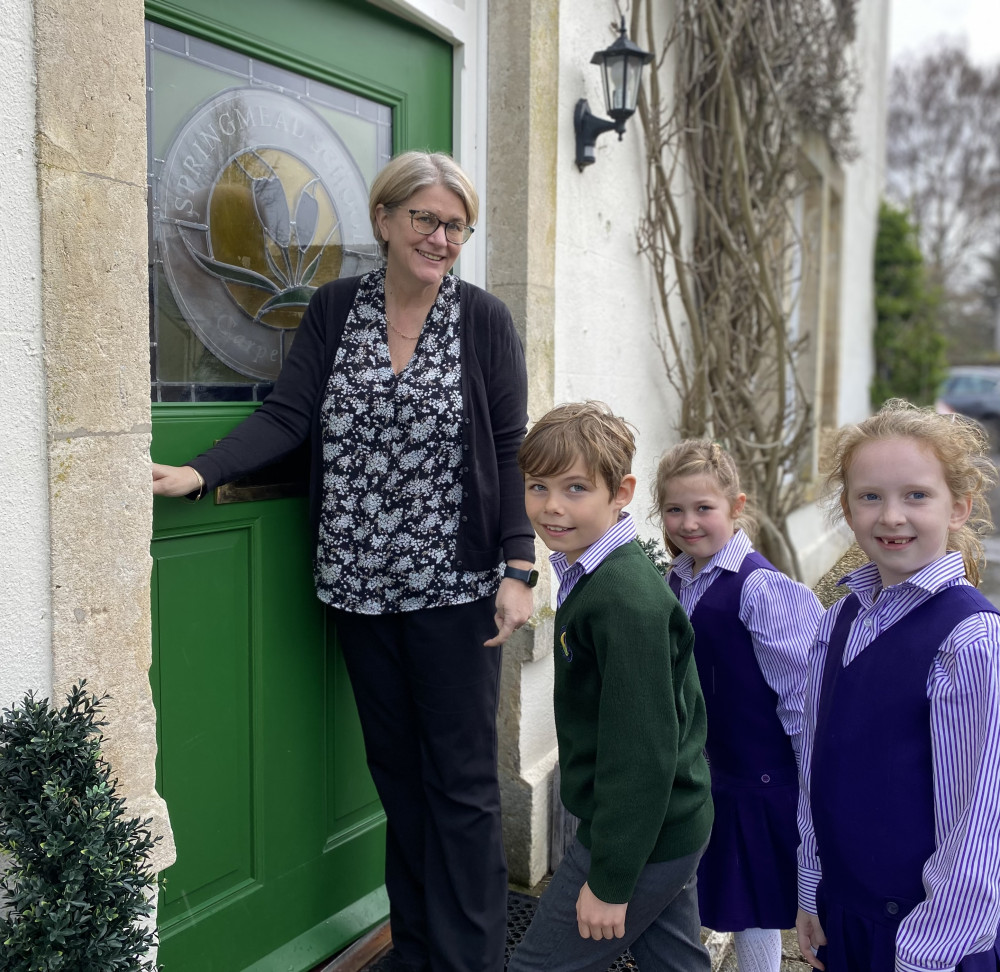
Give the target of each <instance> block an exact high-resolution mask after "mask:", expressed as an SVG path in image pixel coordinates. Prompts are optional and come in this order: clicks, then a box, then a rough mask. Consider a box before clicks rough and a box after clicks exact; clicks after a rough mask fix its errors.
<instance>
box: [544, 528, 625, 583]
mask: <svg viewBox="0 0 1000 972" xmlns="http://www.w3.org/2000/svg"><path fill="white" fill-rule="evenodd" d="M635 538H636V528H635V520H633V519H632V514H631V513H622V514H621V516H619V517H618V522H617V523H615V525H614V526H613V527H612V528H611V529H610V530H608V532H607V533H605V534H604V535H603V536H602V537H601V538H600V539H599V540H596V541H594V543H592V544H591V545H590V546H589V547H587V549H586V550H585V551H584V552H583V553H582V554H581V555H580V556H579V557H578V558H577V560H576V562H575V563H574V564H572V565H570V564H569V563H568V562H567V561H566V554H564V553H563V552H562V551H559V552H558V553H554V554H550V555H549V562H550V563H551V564H552V568H553V569H554V570H555V572H556V577H557V578H558V579H559V580H562V577H563V574H565V573H567V571H570V570H572V569H573V568H574V567H579V568H580V570H579V573H583V574H592V573H593V572H594V571H595V570H597V568H598V567H600V566H601V564H602V563H603V561H604V558H605V557H607V555H608V554H609V553H611V551H612V550H614V549H615V548H617V547H621V546H623V545H624V544H626V543H631V542H632V541H633V540H634V539H635Z"/></svg>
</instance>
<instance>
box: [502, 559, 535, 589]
mask: <svg viewBox="0 0 1000 972" xmlns="http://www.w3.org/2000/svg"><path fill="white" fill-rule="evenodd" d="M503 576H504V578H507V577H513V578H514V580H519V581H524V583H525V584H527V585H528V587H534V586H535V585H536V584H537V583H538V571H537V570H522V569H521V568H520V567H511V566H510V564H507V565H506V566H505V567H504V569H503Z"/></svg>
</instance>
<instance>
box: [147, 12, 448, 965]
mask: <svg viewBox="0 0 1000 972" xmlns="http://www.w3.org/2000/svg"><path fill="white" fill-rule="evenodd" d="M203 6H204V5H203V4H200V3H198V2H197V0H188V2H187V3H186V4H166V3H161V2H156V3H147V6H146V9H147V15H148V18H149V24H148V28H147V51H148V72H149V78H148V81H149V83H148V89H149V103H148V114H149V118H150V174H151V184H150V240H151V265H150V271H151V274H150V279H151V285H150V294H151V304H152V307H151V311H152V313H151V328H150V353H151V362H152V369H151V381H152V383H151V392H152V396H153V402H154V404H153V443H152V454H153V458H154V460H155V461H158V462H167V463H173V464H180V463H183V462H185V461H186V460H187V459H189V458H190V457H191V456H193V455H195V454H197V453H199V452H201V451H204V450H205V449H206V448H208V447H210V446H211V444H212V443H213V442H214V441H216V440H218V439H219V438H221V437H222V436H224V435H225V434H226V433H227V432H228V431H229V430H230V429H232V428H233V427H234V426H235V425H236V424H238V423H239V421H241V420H242V419H243V418H244V417H246V415H247V414H249V413H250V411H252V410H253V409H254V408H256V407H257V404H256V403H258V402H259V401H261V400H262V399H263V398H264V397H265V396H266V394H267V391H268V390H269V388H270V385H271V382H272V381H273V378H274V376H275V375H276V374H277V372H278V370H279V369H280V363H281V361H282V360H283V358H284V355H285V354H286V353H287V350H288V348H289V347H290V345H291V343H292V342H293V341H294V333H295V331H294V329H295V326H296V325H297V320H298V315H300V314H301V310H302V306H304V302H305V300H306V299H307V298H308V292H309V290H308V288H309V287H314V286H317V285H318V284H319V283H321V282H322V279H323V276H324V275H325V276H327V277H329V276H330V275H331V274H332V275H333V276H336V275H338V273H348V272H359V271H360V270H361V269H363V268H364V262H365V260H366V259H367V258H368V257H369V256H370V255H371V253H372V252H373V250H374V246H373V241H372V240H371V238H370V229H369V228H368V227H367V215H366V202H365V197H366V194H367V184H368V183H369V182H370V180H371V178H372V177H373V176H374V174H375V172H376V171H377V170H378V168H379V167H380V166H381V164H383V163H384V161H385V160H386V159H387V158H388V156H389V154H390V153H392V152H397V151H401V150H404V149H407V148H429V149H440V150H445V151H447V150H448V149H449V148H450V144H451V141H450V138H451V107H450V106H451V102H452V95H451V72H452V66H451V49H450V47H449V46H448V45H446V44H445V43H443V42H442V41H440V40H438V39H436V38H434V37H431V36H430V35H428V34H426V33H425V32H423V31H421V30H419V29H417V28H416V27H414V26H412V25H410V24H406V23H403V22H402V21H398V20H396V19H395V18H393V17H392V16H391V15H389V14H388V13H386V12H385V11H382V10H378V9H376V8H375V7H373V6H371V5H370V4H368V3H365V2H360V0H284V2H283V3H282V5H281V6H280V9H279V8H276V7H275V6H274V5H273V4H270V3H264V2H263V0H214V2H213V3H212V4H211V14H210V16H209V15H205V14H204V13H202V12H201V11H200V10H199V9H198V8H200V7H203ZM338 167H339V168H338ZM338 172H339V173H340V174H339V175H338ZM359 199H360V200H361V201H360V202H359V201H358V200H359ZM359 210H363V211H362V212H360V214H359ZM362 236H363V238H362ZM269 475H271V474H266V475H265V476H264V479H265V480H267V479H268V476H269ZM271 478H273V479H274V480H275V481H277V482H283V481H285V480H287V479H288V478H289V476H288V475H286V473H281V474H275V475H273V476H271ZM275 494H276V495H278V496H279V497H280V498H276V499H266V500H260V499H256V497H259V496H262V495H275ZM234 500H235V501H234ZM310 546H311V541H310V532H309V527H308V515H307V508H306V501H305V499H304V498H303V497H302V495H301V490H299V491H298V494H296V490H294V489H292V490H289V489H286V488H284V487H282V488H280V489H278V490H272V491H271V492H267V491H265V492H261V491H260V490H259V489H249V490H245V489H238V490H234V491H230V498H229V501H227V502H224V503H217V502H215V498H214V497H211V496H210V497H206V498H205V499H203V500H202V501H200V502H198V503H191V502H188V501H186V500H162V499H159V498H157V499H156V501H155V503H154V534H153V545H152V555H153V565H154V566H153V586H152V608H153V625H154V632H153V644H154V659H153V666H152V668H151V672H150V678H151V682H152V685H153V695H154V700H155V702H156V706H157V713H158V743H159V756H158V761H157V776H158V787H159V789H160V792H161V793H162V794H163V796H164V798H165V799H166V802H167V806H168V810H169V812H170V818H171V825H172V827H173V830H174V835H175V839H176V844H177V851H178V857H177V862H176V863H175V864H174V865H173V866H172V867H170V868H168V869H167V870H166V871H165V872H164V874H163V875H162V879H163V885H162V889H161V895H160V904H159V923H160V941H161V945H160V954H159V960H160V962H162V963H163V965H164V966H165V968H166V970H167V972H175V970H176V972H237V970H245V972H275V970H278V969H281V970H288V972H304V970H307V969H310V968H312V967H313V966H315V965H316V964H318V963H319V962H320V961H322V960H323V959H324V958H326V957H327V956H329V955H331V954H333V953H334V952H335V951H337V950H338V949H340V948H342V947H344V946H345V945H346V944H348V943H349V942H350V941H351V940H352V939H353V938H355V937H357V936H358V935H359V934H361V933H363V932H364V931H365V930H366V929H367V928H369V927H371V926H372V925H373V924H374V923H376V922H377V921H379V920H381V919H383V918H384V917H385V915H386V913H387V910H388V907H387V901H386V897H385V891H384V888H383V886H382V883H383V844H384V818H383V815H382V813H381V808H380V806H379V804H378V801H377V799H376V797H375V793H374V788H373V786H372V783H371V779H370V777H369V775H368V772H367V769H366V767H365V765H364V757H363V747H362V742H361V731H360V726H359V725H358V719H357V712H356V710H355V707H354V701H353V697H352V694H351V689H350V684H349V681H348V678H347V673H346V670H345V667H344V663H343V659H342V658H341V656H340V653H339V651H338V650H337V646H336V641H335V635H334V632H333V631H331V630H328V628H327V622H326V615H325V613H324V610H323V608H322V606H321V605H320V603H319V602H318V601H317V599H316V597H315V593H314V590H313V583H312V576H311V560H312V551H311V549H310Z"/></svg>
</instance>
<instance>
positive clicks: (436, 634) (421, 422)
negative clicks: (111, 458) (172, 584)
mask: <svg viewBox="0 0 1000 972" xmlns="http://www.w3.org/2000/svg"><path fill="white" fill-rule="evenodd" d="M369 203H370V216H371V221H372V228H373V230H374V233H375V238H376V240H377V241H378V243H379V246H380V247H381V250H382V253H383V256H384V258H385V267H384V268H382V269H378V270H374V271H372V272H370V273H367V274H365V275H364V276H361V277H354V278H343V279H340V280H336V281H334V282H332V283H329V284H325V285H324V286H322V287H320V288H319V289H318V290H317V291H316V293H315V294H314V296H313V298H312V300H311V302H310V304H309V306H308V309H307V310H306V312H305V315H304V316H303V319H302V323H301V325H300V326H299V329H298V331H297V333H296V336H295V341H294V344H293V347H292V350H291V352H290V353H289V355H288V359H287V361H286V363H285V365H284V368H283V370H282V372H281V375H280V377H279V379H278V381H277V383H276V384H275V387H274V390H273V391H272V392H271V394H270V396H269V397H268V398H267V400H266V401H265V402H264V403H263V405H262V406H261V408H260V409H259V410H258V411H257V412H255V413H254V414H253V415H252V416H250V417H249V418H248V419H247V420H246V421H245V422H243V423H242V424H241V425H240V426H238V427H237V428H236V429H235V430H234V431H233V432H232V433H230V435H229V436H227V437H226V438H225V439H223V440H222V441H221V442H220V443H219V444H218V445H216V446H215V447H214V448H212V449H210V450H209V451H208V452H206V453H204V454H202V455H201V456H199V457H198V458H196V459H193V460H192V461H191V463H190V465H187V466H181V467H173V466H162V465H156V464H154V466H153V491H154V493H158V494H161V495H166V496H183V495H189V494H196V495H197V496H199V497H200V496H201V495H204V494H205V493H206V492H207V491H208V490H211V489H213V488H214V487H216V486H217V485H219V484H221V483H225V482H228V481H230V480H233V479H236V478H238V477H240V476H243V475H246V474H247V473H249V472H252V471H254V470H255V469H258V468H260V467H262V466H265V465H267V464H269V463H271V462H273V461H274V460H276V459H278V458H279V457H281V456H282V455H284V454H286V453H288V452H290V451H291V450H292V449H294V448H295V447H296V446H297V445H299V444H300V443H301V442H302V441H304V440H305V439H307V438H309V439H310V440H311V445H312V458H313V461H312V472H311V492H310V495H311V507H312V515H313V526H314V529H315V531H316V543H315V548H314V549H315V569H314V576H315V582H316V591H317V594H318V596H319V598H320V599H321V600H322V601H323V602H324V603H326V604H327V605H328V606H329V609H330V612H331V616H332V619H333V621H334V624H335V625H336V629H337V634H338V637H339V642H340V647H341V650H342V651H343V655H344V659H345V661H346V664H347V669H348V672H349V673H350V677H351V683H352V686H353V688H354V693H355V697H356V699H357V703H358V711H359V713H360V716H361V725H362V729H363V732H364V738H365V748H366V753H367V758H368V766H369V768H370V770H371V773H372V777H373V779H374V781H375V785H376V788H377V789H378V793H379V796H380V798H381V800H382V805H383V807H384V809H385V813H386V823H387V829H386V888H387V890H388V894H389V901H390V919H391V927H392V938H393V952H392V953H391V954H392V959H391V967H392V968H393V969H395V968H399V969H401V970H413V972H417V970H429V969H434V970H435V972H446V970H453V972H501V970H502V969H503V961H504V945H505V939H506V897H507V871H506V862H505V858H504V852H503V846H502V844H501V832H500V795H499V785H498V782H497V738H496V711H497V702H498V692H499V683H500V653H501V647H500V646H501V645H502V644H503V642H504V641H505V640H506V639H507V637H508V636H509V635H510V634H511V632H512V631H514V630H515V629H516V628H518V627H520V626H521V625H522V624H524V622H525V621H526V620H527V619H528V618H529V616H530V615H531V611H532V591H531V587H532V586H533V585H534V581H535V578H536V577H537V574H535V573H534V571H532V570H531V565H532V562H533V560H534V542H533V535H532V531H531V527H530V524H529V523H528V520H527V518H526V516H525V512H524V498H523V490H524V487H523V482H522V479H521V475H520V472H519V470H518V466H517V461H516V456H517V450H518V447H519V446H520V443H521V440H522V438H523V437H524V433H525V429H526V426H527V406H526V402H527V379H526V374H525V365H524V355H523V352H522V348H521V344H520V341H519V339H518V337H517V333H516V332H515V330H514V325H513V322H512V320H511V316H510V313H509V311H508V310H507V308H506V307H505V306H504V304H503V303H501V301H499V300H497V299H496V298H495V297H492V296H490V295H489V294H487V293H486V292H485V291H483V290H480V289H479V288H478V287H475V286H472V285H471V284H468V283H465V282H463V281H461V280H459V279H458V278H457V277H456V276H453V275H451V274H450V273H449V271H450V270H451V268H452V266H453V265H454V263H455V261H456V259H457V258H458V255H459V252H460V250H461V247H462V245H463V244H464V243H466V242H467V241H468V239H469V237H470V236H471V235H472V232H473V229H472V224H473V223H474V222H475V221H476V218H477V215H478V211H479V200H478V197H477V195H476V191H475V189H474V188H473V186H472V183H471V182H470V180H469V178H468V176H467V175H466V174H465V173H464V172H463V171H462V169H461V168H459V166H458V165H457V164H456V163H455V162H454V161H453V160H452V159H450V158H449V157H448V156H445V155H440V154H427V153H422V152H407V153H405V154H403V155H400V156H399V157H397V158H395V159H393V160H392V161H391V162H390V163H389V164H388V165H387V166H386V167H385V168H384V169H383V170H382V171H381V172H380V173H379V174H378V176H377V177H376V178H375V181H374V183H373V184H372V189H371V195H370V200H369Z"/></svg>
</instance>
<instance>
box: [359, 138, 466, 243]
mask: <svg viewBox="0 0 1000 972" xmlns="http://www.w3.org/2000/svg"><path fill="white" fill-rule="evenodd" d="M428 186H444V187H445V189H450V190H451V191H452V192H453V193H455V195H456V196H458V198H459V199H461V200H462V205H463V206H465V216H466V221H467V222H468V224H469V225H470V226H472V225H474V224H475V222H476V220H477V219H478V218H479V195H478V194H477V193H476V189H475V186H473V184H472V180H471V179H470V178H469V177H468V175H466V173H465V171H464V170H463V169H462V167H461V166H460V165H459V164H458V163H457V162H456V161H455V160H454V159H453V158H452V157H451V156H450V155H445V154H444V153H443V152H403V153H402V154H401V155H397V156H396V157H395V158H394V159H392V160H390V161H389V162H388V163H386V165H385V166H384V167H383V168H382V170H381V171H380V172H379V174H378V175H377V176H375V181H374V182H372V188H371V192H369V194H368V217H369V219H371V222H372V232H373V233H374V234H375V239H376V241H377V242H378V245H379V249H380V250H381V251H382V257H383V258H385V257H386V256H387V255H388V253H389V244H388V243H387V242H386V240H385V238H384V237H383V236H382V231H381V229H379V225H378V221H377V220H376V218H375V210H376V209H377V208H378V207H379V206H384V207H385V208H386V209H388V210H389V211H390V212H391V211H392V210H393V209H396V208H397V207H398V206H401V205H402V204H403V203H405V202H406V200H407V199H409V198H410V196H412V195H413V194H414V193H415V192H419V191H420V190H421V189H426V188H427V187H428Z"/></svg>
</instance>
